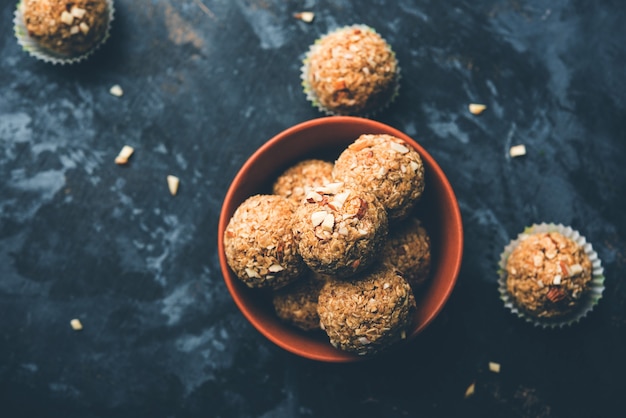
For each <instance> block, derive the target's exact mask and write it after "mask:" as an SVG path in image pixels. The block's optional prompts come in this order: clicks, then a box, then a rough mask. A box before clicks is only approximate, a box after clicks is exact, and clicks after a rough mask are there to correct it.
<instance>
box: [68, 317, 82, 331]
mask: <svg viewBox="0 0 626 418" xmlns="http://www.w3.org/2000/svg"><path fill="white" fill-rule="evenodd" d="M70 325H71V327H72V329H73V330H74V331H80V330H82V329H83V324H82V323H81V322H80V319H76V318H74V319H72V320H71V321H70Z"/></svg>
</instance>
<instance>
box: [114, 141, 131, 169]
mask: <svg viewBox="0 0 626 418" xmlns="http://www.w3.org/2000/svg"><path fill="white" fill-rule="evenodd" d="M133 152H135V149H134V148H133V147H131V146H129V145H124V146H123V147H122V149H121V151H120V153H119V154H118V155H117V157H115V164H118V165H124V164H126V163H127V162H128V159H129V158H130V156H131V155H133Z"/></svg>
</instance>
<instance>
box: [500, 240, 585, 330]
mask: <svg viewBox="0 0 626 418" xmlns="http://www.w3.org/2000/svg"><path fill="white" fill-rule="evenodd" d="M591 279H592V264H591V261H590V260H589V257H588V256H587V254H586V253H585V250H584V248H583V247H582V246H580V245H579V244H577V243H576V242H574V241H573V240H571V239H570V238H568V237H565V236H564V235H562V234H561V233H559V232H541V233H533V234H530V235H528V236H527V237H525V238H524V239H522V240H521V241H520V242H519V244H518V245H517V247H516V248H515V249H513V251H512V252H511V254H510V255H509V257H508V259H507V262H506V288H507V291H508V293H509V294H510V296H511V297H512V301H513V303H514V305H515V306H517V308H518V309H520V310H522V311H523V312H525V313H527V314H528V315H530V316H532V317H535V318H541V319H559V318H563V317H565V316H567V315H569V314H570V313H572V312H574V311H575V310H576V309H577V307H578V306H580V305H581V303H584V302H583V301H584V300H585V298H586V296H587V292H588V291H589V289H590V285H591Z"/></svg>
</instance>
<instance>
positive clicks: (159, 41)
mask: <svg viewBox="0 0 626 418" xmlns="http://www.w3.org/2000/svg"><path fill="white" fill-rule="evenodd" d="M202 2H203V3H202V4H201V3H200V0H177V1H174V0H171V1H167V0H115V4H116V9H117V14H116V19H115V21H114V23H113V28H112V36H111V38H110V39H109V41H108V42H107V43H106V45H105V46H104V47H103V48H102V49H100V50H99V51H98V52H97V53H96V54H95V55H94V56H93V57H92V58H90V59H89V60H88V61H87V62H84V63H81V64H79V65H75V66H72V67H59V66H52V65H47V64H44V63H41V62H39V61H37V60H35V59H33V58H31V57H30V56H29V55H27V54H26V53H24V52H23V51H21V50H20V48H19V46H18V44H17V42H16V41H15V38H14V36H13V33H12V23H11V22H12V17H13V10H14V8H15V2H14V1H9V0H1V1H0V57H1V62H0V146H1V148H0V176H1V179H2V180H1V181H0V416H2V417H21V416H24V417H84V418H88V417H230V416H237V417H266V418H269V417H283V416H285V417H347V416H361V417H363V416H367V417H369V416H372V417H374V416H380V417H405V416H410V417H416V416H420V417H467V416H477V417H491V416H494V417H614V416H615V417H617V416H623V413H624V410H625V409H626V401H625V396H624V393H625V390H626V381H625V376H626V356H625V355H624V353H625V349H626V306H625V305H626V288H625V286H624V285H623V281H624V276H625V274H626V267H625V264H626V248H625V247H626V242H625V237H626V216H624V204H625V203H626V199H625V198H624V193H625V192H626V175H624V171H623V167H624V161H625V160H626V117H625V116H626V77H624V76H625V69H626V49H625V47H624V45H625V44H626V28H625V25H624V18H625V17H626V3H624V2H623V1H621V0H613V1H610V0H606V1H593V2H591V1H584V0H571V1H566V0H554V1H549V2H546V1H539V0H529V1H496V0H474V1H461V0H449V1H438V0H420V1H417V0H412V1H410V0H398V1H390V2H385V1H372V0H370V1H348V0H340V1H324V0H319V1H314V0H307V1H294V0H292V1H288V0H236V1H231V0H202ZM202 5H204V7H201V6H202ZM301 10H312V11H313V12H315V14H316V15H315V20H314V21H313V22H312V23H310V24H307V23H304V22H301V21H298V20H296V19H294V18H293V16H292V14H293V13H294V12H298V11H301ZM353 23H364V24H368V25H371V26H372V27H374V28H375V29H377V30H378V31H379V32H380V33H381V34H382V35H383V36H384V37H385V38H386V40H387V41H388V42H389V43H390V44H391V45H392V46H393V48H394V50H395V51H396V54H397V56H398V59H399V61H400V64H401V67H402V75H403V78H402V87H401V92H400V96H399V97H398V99H397V101H396V102H395V103H394V104H393V105H392V106H391V107H390V108H388V109H387V110H386V111H385V112H384V113H381V114H379V115H377V116H376V117H375V119H378V120H380V121H382V122H385V123H387V124H389V125H392V126H394V127H396V128H398V129H400V130H402V131H404V132H406V133H407V134H409V135H410V136H412V137H414V138H415V139H416V140H417V141H419V142H420V143H421V144H422V145H423V146H424V147H425V148H426V149H427V150H428V151H429V152H430V153H431V154H432V155H433V156H434V157H435V158H436V159H437V160H438V162H439V164H440V165H441V167H442V168H443V170H444V171H445V172H446V173H447V175H448V177H449V180H450V182H451V183H452V185H453V187H454V189H455V191H456V193H457V195H458V199H459V203H460V206H461V211H462V215H463V219H464V227H465V234H466V246H465V253H464V263H463V268H462V271H461V274H460V277H459V280H458V285H457V287H456V289H455V291H454V293H453V295H452V297H451V299H450V300H449V302H448V304H447V305H446V308H445V309H444V311H443V312H442V314H441V315H440V316H439V317H438V318H437V319H436V320H435V322H434V323H433V324H432V325H431V326H430V327H429V328H428V329H427V330H426V332H424V333H423V334H421V335H420V336H419V337H418V338H417V339H416V340H415V341H414V342H412V343H411V344H410V346H409V347H407V348H406V349H404V350H402V351H401V352H400V353H398V354H397V355H395V356H394V358H386V357H384V356H383V357H382V358H379V359H376V360H373V361H371V362H367V363H359V364H351V365H336V364H320V363H316V362H312V361H308V360H303V359H300V358H297V357H294V356H293V355H291V354H290V353H287V352H285V351H283V350H282V349H280V348H278V347H276V346H274V345H273V344H272V343H270V342H269V341H267V340H266V339H264V338H263V337H262V336H261V335H260V334H259V333H258V332H257V331H256V330H255V329H254V328H252V326H251V325H249V324H248V323H247V322H246V320H245V319H244V317H243V316H242V315H241V314H240V312H239V311H238V310H237V308H236V306H235V305H234V303H233V301H232V299H231V298H230V296H229V294H228V292H227V290H226V287H225V285H224V283H223V280H222V277H221V274H220V270H219V265H218V260H217V255H216V242H217V237H216V229H217V219H218V215H219V211H220V206H221V201H222V199H223V197H224V195H225V193H226V190H227V188H228V185H229V183H230V181H231V180H232V178H233V176H234V175H235V173H236V172H237V170H238V169H239V167H240V166H241V165H242V163H243V162H244V161H245V159H246V158H247V157H248V156H249V155H250V154H251V153H252V152H253V151H254V150H255V149H256V148H257V147H258V146H260V145H261V144H262V143H264V142H265V141H266V140H267V139H269V138H270V137H271V136H273V135H275V134H276V133H278V132H279V131H281V130H283V129H285V128H287V127H289V126H291V125H293V124H296V123H298V122H302V121H304V120H308V119H312V118H316V117H320V116H322V115H321V114H319V113H318V112H317V111H316V110H314V109H313V108H312V107H311V106H310V105H309V104H308V103H307V102H306V100H305V97H304V95H303V94H302V92H301V87H300V80H299V67H300V62H299V61H300V59H301V58H302V56H303V53H304V52H305V51H306V49H307V48H308V46H309V45H310V44H311V43H312V42H313V41H314V40H315V39H316V38H317V37H319V36H320V35H322V34H324V33H326V32H327V31H328V30H330V29H333V28H336V27H338V26H341V25H346V24H353ZM113 84H120V85H121V86H122V88H123V89H124V92H125V94H124V96H122V97H120V98H118V97H114V96H112V95H110V94H109V92H108V90H109V88H110V87H111V86H112V85H113ZM470 102H478V103H485V104H486V105H487V106H488V109H487V111H485V112H484V113H483V114H482V115H480V116H478V117H476V116H474V115H471V114H470V113H469V112H468V111H467V105H468V103H470ZM124 144H129V145H132V146H134V147H135V149H136V152H135V155H134V156H133V157H132V160H131V163H130V164H129V165H128V166H126V167H120V166H116V165H115V164H114V163H113V160H114V158H115V156H116V155H117V153H118V152H119V150H120V149H121V147H122V146H123V145H124ZM515 144H525V145H526V147H527V151H528V153H527V155H526V156H524V157H521V158H516V159H511V158H510V157H509V156H508V150H509V148H510V146H512V145H515ZM168 174H174V175H177V176H179V177H180V179H181V188H180V191H179V194H178V196H176V197H172V196H170V195H169V193H168V191H167V185H166V182H165V177H166V175H168ZM536 222H558V223H563V224H566V225H571V226H572V227H574V228H576V229H578V230H579V231H580V232H581V233H582V234H583V235H585V236H586V237H587V239H588V240H589V241H590V242H591V243H592V244H593V246H594V249H596V251H597V252H598V254H599V255H600V257H601V258H602V260H603V264H604V267H605V274H606V291H605V293H604V297H603V299H602V300H601V301H600V304H599V305H598V306H597V308H596V309H595V310H594V311H593V312H592V313H591V314H590V315H589V316H588V317H587V318H585V319H583V320H582V321H581V322H580V323H579V324H577V325H576V326H574V327H571V328H569V329H566V330H557V331H549V332H548V331H542V330H539V329H535V328H533V327H532V326H530V325H528V324H526V323H524V322H522V321H520V320H518V319H517V318H515V317H513V316H512V315H510V314H509V313H508V312H507V311H505V309H504V307H503V306H502V303H501V302H500V300H499V299H498V293H497V290H496V269H497V260H498V257H499V253H500V251H501V250H502V248H503V246H504V245H505V244H506V243H507V242H508V241H509V240H510V239H511V238H513V237H515V236H516V235H517V234H518V233H519V232H521V231H522V230H523V228H524V227H525V226H526V225H529V224H532V223H536ZM75 317H78V318H80V319H81V320H82V322H83V325H84V327H85V328H84V330H83V331H82V332H74V331H72V329H71V328H70V326H69V321H70V319H72V318H75ZM489 361H495V362H499V363H501V365H502V370H501V372H500V373H498V374H496V373H491V372H489V370H488V367H487V365H488V362H489ZM472 382H475V384H476V393H475V395H474V396H473V397H471V398H469V399H464V393H465V390H466V388H467V387H468V385H470V384H471V383H472Z"/></svg>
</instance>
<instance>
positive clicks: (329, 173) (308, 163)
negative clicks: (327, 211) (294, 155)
mask: <svg viewBox="0 0 626 418" xmlns="http://www.w3.org/2000/svg"><path fill="white" fill-rule="evenodd" d="M332 178H333V163H331V162H329V161H323V160H317V159H309V160H304V161H300V162H299V163H297V164H296V165H294V166H292V167H290V168H288V169H287V170H285V172H283V173H282V174H281V175H280V176H279V177H278V179H276V181H275V182H274V187H273V190H274V194H277V195H280V196H285V197H288V198H290V199H294V200H296V201H300V200H302V199H303V198H304V197H305V196H306V194H307V193H308V192H309V191H311V189H312V188H314V187H319V186H323V185H325V184H326V183H330V182H332Z"/></svg>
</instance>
